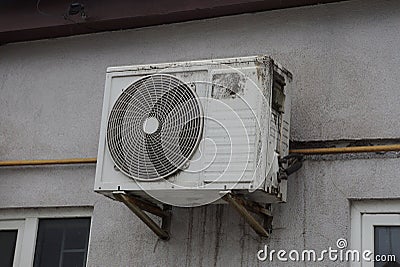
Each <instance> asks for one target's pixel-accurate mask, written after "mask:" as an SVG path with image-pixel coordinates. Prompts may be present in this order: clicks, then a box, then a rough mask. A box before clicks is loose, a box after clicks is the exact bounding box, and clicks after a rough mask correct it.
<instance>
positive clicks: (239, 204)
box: [221, 191, 273, 237]
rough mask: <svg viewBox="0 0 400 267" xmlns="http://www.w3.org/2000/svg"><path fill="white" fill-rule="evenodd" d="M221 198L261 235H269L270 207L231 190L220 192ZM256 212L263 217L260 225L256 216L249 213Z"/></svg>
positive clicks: (270, 228) (270, 225) (270, 227)
mask: <svg viewBox="0 0 400 267" xmlns="http://www.w3.org/2000/svg"><path fill="white" fill-rule="evenodd" d="M221 194H223V197H222V199H223V200H225V201H226V202H228V203H229V204H230V205H231V206H232V207H233V208H234V209H235V210H236V211H237V212H239V214H240V215H241V216H242V217H243V218H244V219H245V220H246V222H247V223H248V224H249V225H250V226H251V228H253V230H254V231H255V232H256V233H257V234H258V235H260V236H262V237H269V235H270V233H271V230H272V218H273V217H272V213H271V211H270V209H268V208H265V207H263V206H261V205H260V204H259V203H257V202H253V201H250V200H247V199H244V198H243V197H240V196H239V195H235V194H233V193H232V192H230V191H229V192H226V191H223V192H221ZM250 212H252V213H256V214H258V215H260V216H261V217H263V218H264V225H261V224H260V223H259V222H258V221H257V219H256V218H254V216H253V215H252V214H251V213H250Z"/></svg>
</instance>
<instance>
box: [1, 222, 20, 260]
mask: <svg viewBox="0 0 400 267" xmlns="http://www.w3.org/2000/svg"><path fill="white" fill-rule="evenodd" d="M17 234H18V230H1V231H0V255H1V257H0V266H4V267H12V265H13V261H14V252H15V245H16V243H17Z"/></svg>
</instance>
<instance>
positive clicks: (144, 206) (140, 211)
mask: <svg viewBox="0 0 400 267" xmlns="http://www.w3.org/2000/svg"><path fill="white" fill-rule="evenodd" d="M113 195H114V197H115V199H117V200H118V201H121V202H122V203H124V204H125V205H126V206H127V207H128V208H129V209H130V210H131V211H132V212H133V213H135V215H136V216H137V217H139V219H140V220H142V221H143V222H144V223H145V224H146V225H147V226H148V227H149V228H150V229H151V230H152V231H153V232H154V233H155V234H156V235H157V236H158V237H159V238H160V239H162V240H168V239H169V229H170V225H171V215H172V214H171V206H170V205H163V208H162V209H161V208H160V207H159V206H157V205H155V204H153V203H150V202H147V201H143V200H141V199H139V198H137V197H134V196H131V195H128V194H126V193H125V192H124V191H115V192H113ZM145 211H146V212H149V213H151V214H153V215H155V216H158V217H160V218H161V219H162V223H161V227H160V226H159V225H158V224H157V223H156V222H154V221H153V220H152V219H151V218H150V217H149V216H148V215H147V214H146V213H145Z"/></svg>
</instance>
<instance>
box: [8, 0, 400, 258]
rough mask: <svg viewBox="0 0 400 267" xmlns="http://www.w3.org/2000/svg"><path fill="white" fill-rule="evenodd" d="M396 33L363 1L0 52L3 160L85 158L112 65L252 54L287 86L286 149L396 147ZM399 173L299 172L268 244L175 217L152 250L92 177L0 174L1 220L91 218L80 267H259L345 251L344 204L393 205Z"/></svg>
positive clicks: (192, 212) (383, 162) (86, 171)
mask: <svg viewBox="0 0 400 267" xmlns="http://www.w3.org/2000/svg"><path fill="white" fill-rule="evenodd" d="M399 29H400V3H399V2H398V1H395V0H391V1H372V0H368V1H349V2H343V3H337V4H328V5H319V6H313V7H305V8H295V9H286V10H281V11H273V12H264V13H257V14H247V15H240V16H232V17H224V18H218V19H210V20H204V21H194V22H188V23H182V24H175V25H164V26H158V27H150V28H143V29H137V30H129V31H120V32H111V33H101V34H92V35H84V36H77V37H71V38H60V39H53V40H45V41H36V42H27V43H19V44H11V45H6V46H2V47H0V58H1V60H0V160H11V159H40V158H70V157H95V156H96V154H97V143H98V133H99V127H100V116H101V108H102V98H103V89H104V81H105V71H106V67H108V66H118V65H132V64H143V63H155V62H171V61H180V60H192V59H202V58H219V57H233V56H247V55H254V54H269V55H271V56H272V57H273V58H274V59H276V60H277V61H279V62H280V63H281V64H282V65H284V66H285V67H287V68H288V69H289V70H291V71H292V72H293V74H294V88H296V92H295V93H294V97H293V100H292V106H293V109H292V135H291V138H292V139H293V140H298V141H307V140H336V139H349V138H351V139H363V138H399V137H400V127H399V122H398V118H399V117H400V107H399V105H398V103H400V90H399V89H398V84H399V78H398V77H400V68H399V66H400V57H399V50H398V44H399V43H400V32H399ZM399 164H400V159H397V158H396V157H394V158H385V157H384V156H383V157H382V156H381V157H379V158H370V159H369V158H365V159H351V160H348V159H335V160H311V161H306V162H305V165H304V167H303V169H302V170H301V171H299V172H298V173H297V174H296V175H294V176H293V177H290V181H289V197H288V203H286V204H281V205H277V206H275V207H274V216H275V217H274V228H275V230H274V232H273V235H272V237H271V238H270V239H269V240H262V239H260V238H259V237H257V236H256V235H255V234H254V233H253V231H252V230H251V229H250V228H249V226H248V225H246V224H245V223H244V221H243V219H241V218H240V217H239V216H238V215H237V214H236V213H235V211H233V210H232V209H230V208H229V207H226V206H223V207H221V206H209V207H202V208H196V209H178V208H177V209H174V217H173V221H172V238H171V240H170V241H169V242H161V241H157V239H156V237H155V236H154V235H153V234H152V233H151V232H150V230H149V229H148V228H147V227H146V226H145V225H144V224H143V223H141V222H140V221H139V220H138V219H137V218H136V217H135V216H134V215H133V214H132V213H131V212H130V211H129V210H128V209H127V208H126V207H124V206H123V205H122V204H119V203H117V202H113V201H111V200H109V199H107V198H105V197H102V196H100V195H97V194H95V193H94V192H93V184H94V173H95V168H94V165H92V166H74V167H72V166H65V167H40V168H36V167H28V168H6V169H5V168H2V169H1V170H0V208H10V207H50V206H86V205H91V206H94V211H93V226H92V233H91V236H92V238H91V242H90V251H89V263H88V264H89V266H140V265H148V266H164V265H167V266H184V265H186V266H222V265H227V266H240V265H242V266H248V265H250V266H256V265H258V264H260V265H261V263H259V262H257V258H256V253H257V251H258V250H259V249H260V248H262V247H263V245H264V244H269V245H270V247H271V248H274V249H279V248H284V249H299V250H300V249H303V248H310V247H312V248H315V249H324V248H326V247H327V246H333V245H334V244H335V241H336V240H337V239H338V238H340V237H346V238H349V237H350V201H349V200H350V199H371V198H390V199H393V198H400V193H399V192H400V185H399V183H398V181H397V180H396V177H398V168H397V167H396V166H399ZM0 212H1V209H0ZM275 264H276V265H279V264H278V263H275ZM273 265H274V264H272V266H273ZM299 265H301V266H305V264H304V263H302V264H300V263H299ZM327 265H328V263H327ZM331 265H332V266H337V263H331ZM268 266H271V265H268ZM290 266H295V264H291V265H290ZM307 266H311V264H307ZM316 266H320V265H316Z"/></svg>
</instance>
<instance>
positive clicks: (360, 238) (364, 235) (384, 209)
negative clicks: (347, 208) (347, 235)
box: [351, 200, 400, 267]
mask: <svg viewBox="0 0 400 267" xmlns="http://www.w3.org/2000/svg"><path fill="white" fill-rule="evenodd" d="M399 222H400V200H369V201H354V202H352V206H351V248H352V249H355V250H358V251H360V252H362V251H364V250H370V251H372V252H374V249H375V247H374V246H375V244H374V227H375V226H382V225H385V226H400V223H399ZM351 266H354V267H370V266H371V267H373V266H374V262H352V263H351Z"/></svg>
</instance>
